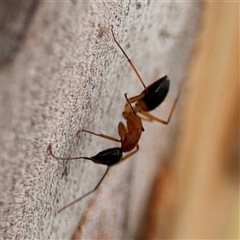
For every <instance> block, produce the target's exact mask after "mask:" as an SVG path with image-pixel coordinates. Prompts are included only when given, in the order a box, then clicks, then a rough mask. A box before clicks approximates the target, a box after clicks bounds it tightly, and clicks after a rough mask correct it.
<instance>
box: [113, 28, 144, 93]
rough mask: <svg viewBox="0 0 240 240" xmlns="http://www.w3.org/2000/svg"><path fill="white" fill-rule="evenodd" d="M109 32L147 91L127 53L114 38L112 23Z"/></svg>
mask: <svg viewBox="0 0 240 240" xmlns="http://www.w3.org/2000/svg"><path fill="white" fill-rule="evenodd" d="M111 32H112V36H113V40H114V42H115V43H116V44H117V45H118V47H119V48H120V50H121V51H122V53H123V54H124V56H125V57H126V58H127V61H128V63H129V64H130V66H131V68H132V69H133V71H134V72H135V74H136V75H137V77H138V80H139V81H140V82H141V84H142V85H143V87H144V88H145V90H146V91H148V89H147V87H146V85H145V83H144V82H143V80H142V78H141V76H140V75H139V73H138V71H137V69H136V68H135V67H134V65H133V63H132V61H131V59H130V58H129V57H128V56H127V54H126V53H125V52H124V50H123V49H122V47H121V46H120V44H119V43H118V41H117V40H116V38H115V35H114V33H113V25H111Z"/></svg>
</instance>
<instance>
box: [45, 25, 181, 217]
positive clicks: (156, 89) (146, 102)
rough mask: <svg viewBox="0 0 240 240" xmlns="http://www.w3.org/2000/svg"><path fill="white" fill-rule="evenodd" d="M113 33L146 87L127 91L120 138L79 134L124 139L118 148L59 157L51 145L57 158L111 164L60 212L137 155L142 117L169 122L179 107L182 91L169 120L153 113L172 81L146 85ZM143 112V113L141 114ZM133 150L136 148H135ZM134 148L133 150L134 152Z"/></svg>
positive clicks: (119, 131) (114, 139)
mask: <svg viewBox="0 0 240 240" xmlns="http://www.w3.org/2000/svg"><path fill="white" fill-rule="evenodd" d="M111 32H112V36H113V40H114V41H115V43H116V44H117V46H118V47H119V48H120V50H121V51H122V53H123V54H124V56H125V57H126V59H127V61H128V63H129V64H130V66H131V68H132V69H133V71H134V72H135V74H136V75H137V77H138V80H139V81H140V82H141V84H142V85H143V87H144V90H143V91H142V93H141V94H139V95H136V96H134V97H131V98H129V99H128V97H127V94H125V95H124V96H125V98H126V104H125V109H124V111H123V113H122V115H123V117H124V119H126V125H127V127H126V126H125V125H124V124H123V123H122V122H119V124H118V134H119V136H120V140H119V139H116V138H114V137H110V136H108V135H105V134H102V133H100V134H99V133H94V132H91V131H88V130H85V129H82V130H79V131H78V132H77V133H76V135H78V134H79V133H80V132H86V133H89V134H92V135H95V136H98V137H102V138H105V139H108V140H112V141H115V142H120V143H121V147H115V148H109V149H106V150H104V151H101V152H99V153H98V154H97V155H95V156H93V157H74V158H70V157H57V156H55V155H54V154H53V152H52V148H51V144H49V146H48V148H47V151H48V153H49V155H51V156H52V157H53V158H55V159H57V160H77V159H86V160H91V161H93V162H94V163H98V164H103V165H106V166H107V169H106V171H105V173H104V174H103V176H102V178H101V179H100V180H99V182H98V184H97V185H96V186H95V187H94V188H93V189H92V190H91V191H89V192H87V193H86V194H84V195H83V196H81V197H80V198H78V199H76V200H75V201H73V202H71V203H69V204H67V205H66V206H64V207H63V208H61V209H60V210H59V211H58V213H60V212H62V211H63V210H65V209H66V208H68V207H70V206H72V205H73V204H75V203H76V202H79V201H81V200H82V199H83V198H85V197H87V196H88V195H89V194H91V193H93V192H95V191H96V190H97V189H98V187H99V186H100V184H101V183H102V181H103V179H104V178H105V176H106V175H107V173H108V171H109V169H110V167H111V166H113V165H115V164H117V163H120V162H122V161H124V160H126V159H127V158H129V157H130V156H132V155H133V154H135V153H136V152H137V151H138V150H139V145H138V141H139V139H140V137H141V134H142V132H143V131H144V128H143V125H142V120H147V121H157V122H160V123H163V124H168V123H169V122H170V120H171V117H172V114H173V112H174V109H175V107H176V104H177V101H178V99H179V96H180V90H181V88H179V89H180V90H179V91H178V95H177V97H176V99H175V101H174V103H173V106H172V109H171V111H170V114H169V116H168V119H167V120H162V119H159V118H157V117H155V116H153V115H151V114H150V113H149V111H152V110H154V109H155V108H156V107H158V106H159V105H160V104H161V103H162V102H163V101H164V99H165V98H166V96H167V93H168V90H169V85H170V81H169V79H168V77H167V76H164V77H162V78H160V79H158V80H157V81H155V82H154V83H152V84H151V85H149V86H148V87H146V86H145V84H144V82H143V80H142V78H141V76H140V75H139V73H138V71H137V70H136V68H135V66H134V65H133V63H132V61H131V60H130V59H129V57H128V56H127V54H126V53H125V52H124V50H123V49H122V47H121V46H120V44H119V43H118V41H117V40H116V38H115V35H114V32H113V26H112V25H111ZM132 103H135V105H134V106H132ZM138 113H139V114H141V115H143V116H144V117H142V116H139V115H138ZM132 150H133V151H132ZM130 151H132V152H130ZM124 152H130V153H128V154H127V155H126V156H124V157H123V153H124Z"/></svg>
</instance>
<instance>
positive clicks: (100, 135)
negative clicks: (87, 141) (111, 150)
mask: <svg viewBox="0 0 240 240" xmlns="http://www.w3.org/2000/svg"><path fill="white" fill-rule="evenodd" d="M80 132H86V133H90V134H92V135H95V136H98V137H101V138H105V139H108V140H111V141H115V142H121V140H119V139H116V138H114V137H110V136H108V135H105V134H102V133H94V132H91V131H88V130H85V129H82V130H78V131H77V133H76V135H78V134H79V133H80Z"/></svg>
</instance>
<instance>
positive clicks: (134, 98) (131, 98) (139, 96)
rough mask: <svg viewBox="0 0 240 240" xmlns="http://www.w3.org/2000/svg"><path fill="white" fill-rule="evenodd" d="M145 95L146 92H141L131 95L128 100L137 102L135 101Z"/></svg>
mask: <svg viewBox="0 0 240 240" xmlns="http://www.w3.org/2000/svg"><path fill="white" fill-rule="evenodd" d="M145 95H146V93H141V94H139V95H137V96H134V97H130V98H129V99H128V101H129V102H130V103H135V102H137V101H138V100H140V99H142V98H143V97H144V96H145ZM126 105H127V103H126Z"/></svg>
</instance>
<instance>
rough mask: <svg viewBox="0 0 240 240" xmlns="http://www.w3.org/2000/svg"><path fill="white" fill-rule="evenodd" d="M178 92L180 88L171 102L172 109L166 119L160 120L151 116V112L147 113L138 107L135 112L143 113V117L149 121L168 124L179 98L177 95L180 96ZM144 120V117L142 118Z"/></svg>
mask: <svg viewBox="0 0 240 240" xmlns="http://www.w3.org/2000/svg"><path fill="white" fill-rule="evenodd" d="M180 92H181V89H180V90H179V91H178V95H177V97H176V99H175V100H174V103H173V106H172V109H171V111H170V113H169V116H168V119H167V120H162V119H160V118H157V117H155V116H153V115H152V114H150V113H148V112H144V111H142V110H141V109H140V108H137V110H136V111H137V112H139V113H140V114H142V115H144V116H145V117H147V118H148V119H149V120H150V121H156V122H160V123H163V124H166V125H167V124H169V122H170V120H171V118H172V115H173V112H174V110H175V107H176V105H177V102H178V99H179V96H180ZM143 120H144V119H143Z"/></svg>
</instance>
